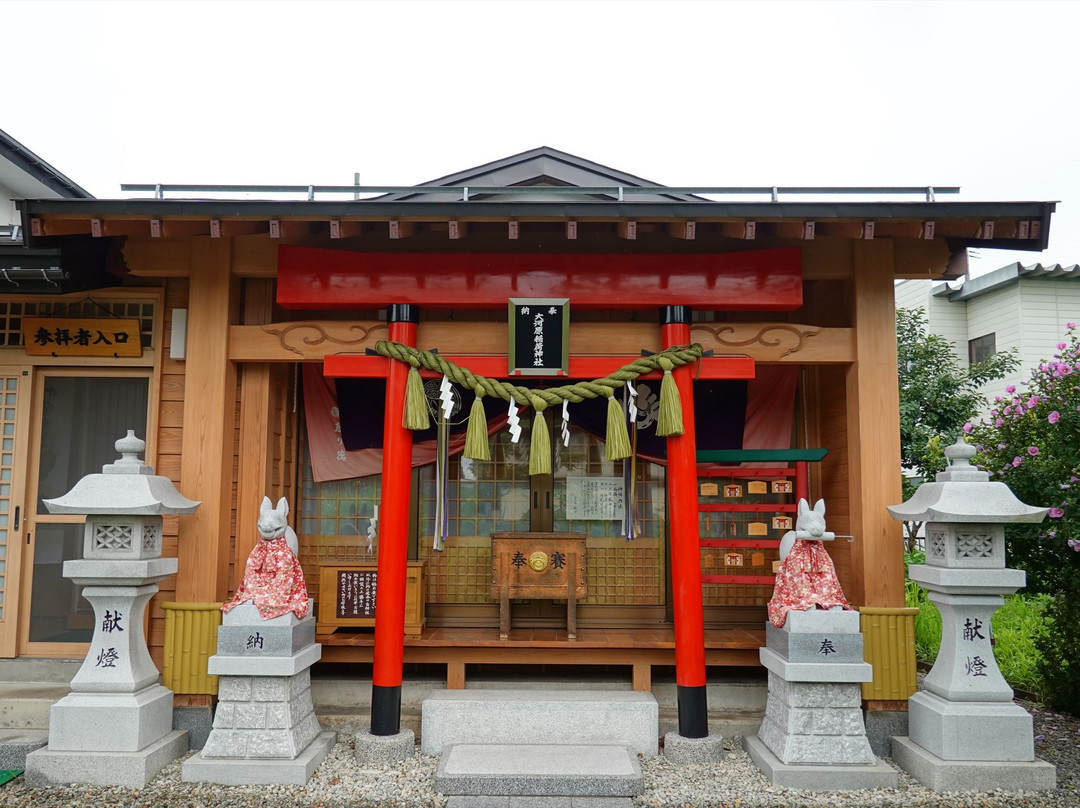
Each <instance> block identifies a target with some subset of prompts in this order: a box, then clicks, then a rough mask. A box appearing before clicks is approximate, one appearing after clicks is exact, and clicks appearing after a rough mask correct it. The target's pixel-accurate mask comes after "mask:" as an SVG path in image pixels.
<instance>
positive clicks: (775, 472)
mask: <svg viewBox="0 0 1080 808" xmlns="http://www.w3.org/2000/svg"><path fill="white" fill-rule="evenodd" d="M794 474H795V469H793V468H790V469H788V468H784V469H780V468H777V469H757V468H746V469H741V468H737V467H734V468H733V467H728V468H716V469H703V468H700V467H699V468H698V477H732V478H735V477H746V478H750V477H776V478H777V479H783V478H786V477H792V476H794Z"/></svg>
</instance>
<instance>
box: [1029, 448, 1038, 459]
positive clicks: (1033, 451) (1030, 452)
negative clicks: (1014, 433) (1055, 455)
mask: <svg viewBox="0 0 1080 808" xmlns="http://www.w3.org/2000/svg"><path fill="white" fill-rule="evenodd" d="M1038 453H1039V447H1038V446H1029V447H1028V454H1029V455H1031V456H1032V457H1034V456H1035V455H1037V454H1038Z"/></svg>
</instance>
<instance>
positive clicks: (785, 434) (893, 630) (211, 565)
mask: <svg viewBox="0 0 1080 808" xmlns="http://www.w3.org/2000/svg"><path fill="white" fill-rule="evenodd" d="M132 190H135V191H140V192H144V193H145V194H146V195H145V196H143V197H141V198H133V199H122V200H119V199H92V198H89V199H84V198H41V199H26V200H22V201H20V202H19V208H20V213H21V231H22V233H23V239H24V242H25V244H24V246H25V247H27V248H31V249H32V250H33V251H34V253H35V255H36V256H38V259H39V262H40V260H43V259H41V256H43V255H47V256H51V257H50V258H49V261H48V262H47V263H48V266H47V267H45V266H44V265H42V267H43V268H42V271H41V277H40V278H38V277H36V276H34V277H32V278H31V277H30V276H29V275H26V276H24V278H23V280H21V281H19V280H17V279H16V278H15V277H9V276H8V275H7V274H6V273H5V274H4V275H3V276H0V384H3V387H4V407H3V409H2V410H0V414H2V416H3V418H2V421H3V452H2V454H0V461H2V462H0V475H2V477H0V519H3V520H4V525H5V528H6V529H4V530H3V531H0V555H2V556H3V562H2V563H3V565H4V570H3V576H4V577H3V579H2V580H3V586H2V591H3V603H2V612H0V654H3V655H4V656H8V657H13V656H19V657H81V656H83V655H85V653H86V651H87V647H88V646H87V643H88V642H89V640H90V638H91V635H92V633H93V625H92V617H93V612H92V609H91V608H90V606H89V604H88V603H86V602H85V601H84V600H82V599H81V598H80V596H79V593H78V590H77V587H75V586H74V585H73V584H72V583H71V582H70V581H68V580H67V579H65V578H63V577H62V574H61V572H62V565H63V562H64V561H65V560H67V559H72V558H77V557H80V555H81V552H82V541H83V539H82V528H81V525H80V521H81V520H80V518H79V517H73V516H65V515H52V514H49V513H48V512H47V511H46V509H45V508H44V506H43V505H42V500H43V499H46V498H51V497H56V496H58V495H60V494H63V493H64V492H66V491H68V490H70V488H71V487H72V486H73V484H74V483H75V482H76V481H77V480H78V479H79V478H81V477H82V476H83V475H85V474H87V473H91V472H96V471H100V467H101V465H102V464H103V463H108V462H112V461H113V460H114V459H115V457H116V453H115V451H114V450H113V449H112V442H113V441H114V440H115V439H117V438H119V437H121V436H123V435H124V434H125V432H126V430H128V429H134V430H135V432H136V434H137V435H139V436H144V437H145V440H146V443H147V452H146V462H147V463H149V464H150V465H152V466H153V467H154V468H155V469H156V472H157V473H158V474H161V475H165V476H167V477H169V478H171V479H172V480H173V481H174V482H175V484H176V486H177V488H178V489H179V490H180V491H181V492H182V493H183V495H184V496H185V497H188V498H190V499H192V500H198V501H201V503H202V505H201V507H200V508H199V509H198V511H197V512H195V513H194V514H191V515H185V516H179V517H166V518H165V536H164V550H163V555H165V556H176V557H178V558H179V572H178V574H177V575H176V576H175V577H171V578H169V579H168V580H166V581H164V582H163V583H162V584H161V585H160V587H161V591H160V593H159V594H158V595H157V596H156V597H155V598H154V601H153V603H152V605H151V609H150V619H149V625H148V627H147V630H148V631H149V640H150V646H151V649H152V653H153V655H154V659H155V662H156V663H157V664H158V666H159V667H164V669H165V670H164V673H165V681H164V683H165V684H166V685H167V686H169V687H171V688H172V689H173V690H174V692H176V693H177V694H178V696H177V698H178V699H181V698H186V699H187V700H188V703H199V702H200V700H204V701H205V700H207V699H210V698H211V696H212V694H213V692H214V691H213V687H214V684H213V682H211V681H210V677H207V676H206V675H205V661H203V663H202V669H201V671H200V668H199V664H198V662H197V661H196V662H192V661H191V660H188V659H181V658H180V657H181V655H180V652H179V651H178V650H177V648H176V643H177V641H176V640H174V639H171V638H172V637H174V636H179V635H181V634H183V633H184V632H187V633H188V635H189V636H190V635H191V632H195V634H198V633H199V632H203V633H206V632H208V631H212V629H206V628H200V627H199V626H200V625H202V624H201V623H200V621H205V620H209V621H211V622H210V623H208V624H207V625H211V624H212V621H213V619H214V617H215V610H216V609H217V607H218V606H219V605H220V604H221V603H222V602H223V601H224V600H226V599H228V598H229V597H231V595H232V592H233V590H234V589H235V587H236V586H237V585H238V584H239V581H240V578H241V576H242V574H243V569H244V562H245V559H246V558H247V555H248V553H249V552H250V550H251V549H252V547H253V546H254V544H255V542H256V540H257V531H256V520H257V518H258V514H259V503H260V501H261V500H262V498H263V496H264V495H266V496H269V497H271V499H272V500H274V501H275V502H276V501H277V499H278V498H279V497H283V496H284V497H287V498H288V501H289V503H290V506H291V514H290V517H289V518H290V521H291V523H292V524H293V526H294V527H295V529H296V532H297V534H298V536H299V545H300V558H301V561H302V563H303V567H304V570H305V573H306V577H307V583H308V589H309V592H310V595H311V597H312V598H313V599H314V601H315V607H316V615H317V624H318V629H317V639H318V641H319V642H320V643H322V660H323V662H322V663H321V664H323V665H334V664H340V665H345V664H350V663H363V664H364V665H371V666H372V667H371V668H370V671H371V673H370V675H371V677H372V681H373V685H374V691H375V698H374V701H375V704H376V706H374V707H373V711H374V712H378V713H379V714H380V715H382V716H383V719H376V718H375V716H374V715H373V724H374V723H378V721H379V720H382V721H384V723H383V724H382V725H381V732H379V731H376V730H375V729H374V728H373V731H376V734H390V733H391V732H392V731H394V729H395V728H394V718H393V715H394V711H395V699H396V698H399V697H400V683H401V676H402V670H403V668H404V667H407V666H410V665H414V664H416V665H419V664H424V665H434V666H438V668H437V669H438V670H439V671H443V672H445V676H446V681H447V686H448V687H452V688H453V687H464V686H465V684H466V682H467V681H468V677H469V676H470V672H472V671H476V670H479V669H481V668H480V667H479V666H488V665H510V666H518V667H519V668H520V670H521V671H522V675H523V676H524V675H528V676H536V675H538V671H539V672H541V674H540V675H542V672H543V671H548V670H550V671H556V670H557V668H558V666H559V665H562V664H571V665H606V666H611V667H612V669H615V668H618V669H619V670H624V671H625V674H626V676H627V680H628V681H630V682H632V684H633V686H634V687H635V688H636V689H640V690H648V689H649V688H650V687H651V682H652V677H653V675H654V669H662V668H674V669H675V672H676V680H677V683H678V685H679V691H680V725H681V729H684V730H685V731H684V732H683V734H687V735H690V736H696V735H700V727H695V726H694V725H693V724H694V720H693V719H692V717H691V718H688V719H687V724H686V726H683V715H682V712H683V708H684V704H685V705H686V709H687V712H688V714H690V715H692V714H694V713H695V711H696V708H697V705H698V704H699V700H700V699H701V698H703V696H702V695H701V694H702V692H703V689H704V686H705V676H706V671H707V669H709V668H712V667H719V666H757V665H758V664H759V662H758V648H759V647H760V646H761V645H763V644H764V623H765V620H766V616H765V615H766V612H765V604H766V602H767V601H768V599H769V597H770V594H771V590H772V580H773V574H774V567H775V562H776V561H777V560H778V546H779V540H780V538H781V536H782V535H783V534H784V533H785V532H786V531H787V530H788V529H789V528H791V527H792V525H793V522H794V519H795V515H796V514H795V511H796V503H797V499H798V497H800V496H802V497H806V498H808V499H810V500H811V501H814V500H817V499H819V498H821V499H824V500H825V503H826V506H827V514H826V518H827V522H828V528H829V530H830V531H833V532H835V533H836V534H837V539H836V540H835V541H834V542H831V543H830V545H829V546H828V550H829V553H830V554H831V556H832V559H833V561H834V563H835V565H836V568H837V572H838V575H839V578H840V582H841V584H842V585H843V588H844V590H845V593H846V595H847V598H848V600H849V601H850V602H851V603H852V605H854V606H855V607H856V608H858V609H859V610H860V611H861V612H862V618H861V619H862V625H863V630H864V632H865V633H866V635H867V656H868V661H871V662H872V663H873V664H874V666H875V682H874V683H871V684H868V685H867V686H864V691H863V695H864V700H865V702H866V703H867V704H868V705H869V706H871V707H874V706H880V707H883V708H886V709H889V708H895V707H896V706H897V705H898V704H902V703H903V700H904V699H906V698H907V696H908V695H909V694H910V692H911V689H913V688H911V687H910V686H909V685H908V681H909V677H910V682H911V683H913V682H914V669H913V667H911V669H910V670H908V667H907V666H908V662H907V660H908V659H909V656H908V642H909V637H908V636H907V634H906V633H905V632H906V631H907V630H908V628H909V627H910V619H909V618H910V614H909V613H908V612H907V611H905V609H904V608H903V607H904V567H903V542H902V540H901V535H900V525H899V524H898V523H896V522H895V521H893V520H892V519H891V518H890V516H889V513H888V511H887V510H886V506H887V505H896V504H898V503H900V502H901V500H902V498H901V490H900V479H901V478H900V437H899V423H898V415H897V411H898V394H897V377H896V340H895V333H894V299H893V286H894V283H895V282H896V281H897V280H898V279H905V278H922V279H947V278H955V277H960V276H961V275H963V274H964V272H965V270H966V250H967V248H969V247H978V248H980V249H995V248H998V249H1010V250H1017V249H1019V250H1031V251H1034V252H1037V251H1040V250H1042V249H1044V248H1045V247H1046V244H1047V238H1048V231H1049V224H1050V217H1051V214H1052V212H1053V210H1054V203H1052V202H957V201H951V200H949V201H946V200H947V197H945V196H944V195H945V194H948V193H949V192H955V191H956V190H957V189H942V188H938V189H934V188H922V189H912V188H885V189H857V188H847V189H800V188H791V189H787V188H761V189H717V188H669V187H664V186H659V185H656V184H655V183H651V182H648V181H646V180H643V179H641V178H640V177H636V176H633V175H631V174H627V173H624V172H622V171H618V170H615V169H612V168H608V167H606V166H603V165H600V164H597V163H593V162H590V161H588V160H585V159H582V158H579V157H575V156H573V155H570V154H566V153H564V152H560V151H557V150H554V149H550V148H538V149H534V150H532V151H528V152H524V153H522V154H518V155H514V156H512V157H507V158H505V159H501V160H496V161H494V162H491V163H488V164H485V165H481V166H477V167H475V168H471V169H468V170H465V171H460V172H457V173H454V174H451V175H448V176H446V177H442V178H440V179H437V180H433V181H431V182H429V183H425V184H423V185H421V186H415V187H395V188H359V187H358V188H351V187H349V186H335V187H332V188H318V187H312V188H310V189H308V188H302V189H301V188H288V187H270V186H267V187H265V188H248V189H243V188H201V189H197V188H192V189H184V188H183V187H168V186H156V187H154V186H150V187H149V189H147V188H144V187H142V186H139V187H135V188H133V189H132ZM212 191H213V192H217V195H218V196H221V195H229V196H230V198H227V199H225V198H218V199H207V198H188V197H190V196H192V195H200V194H201V195H203V196H205V195H206V194H209V193H210V192H212ZM735 191H738V192H740V193H735ZM815 191H816V193H810V192H815ZM833 191H842V192H843V193H834V192H833ZM297 192H299V193H297ZM260 195H262V196H264V197H265V196H276V197H279V198H276V199H272V200H271V199H266V198H255V197H259V196H260ZM289 196H291V197H292V200H291V201H289V200H284V201H283V200H282V199H281V198H280V197H289ZM883 197H888V198H890V199H894V200H900V201H888V202H883V201H864V199H866V198H870V199H874V200H878V199H881V198H883ZM939 197H940V198H939ZM747 199H749V200H751V201H744V200H747ZM733 200H738V201H733ZM807 200H812V201H807ZM9 252H10V251H9ZM9 257H10V256H9ZM35 266H37V265H36V264H35ZM627 367H629V368H630V369H629V370H627V371H625V372H624V374H623V375H622V376H621V377H618V378H615V377H613V376H612V374H614V373H615V372H616V371H618V370H619V369H620V368H627ZM668 371H670V379H669V381H668V382H667V383H666V384H665V383H664V382H663V380H664V378H665V376H666V375H667V373H668ZM415 372H418V373H419V375H420V382H421V383H422V389H421V392H419V393H418V392H417V388H416V387H411V385H410V384H409V379H410V376H412V377H413V380H414V381H415V376H414V375H413V374H414V373H415ZM444 372H445V373H446V376H447V381H448V383H447V384H444V383H443V377H444ZM476 377H484V378H485V379H489V380H493V382H505V383H508V384H509V385H512V386H513V387H512V391H511V392H510V393H509V395H508V398H502V397H500V395H499V394H497V393H495V392H492V391H491V390H489V389H487V388H485V395H483V396H482V397H480V400H479V402H478V403H474V399H476V398H477V395H476V388H477V386H478V385H479V383H478V382H477V381H476ZM603 382H606V384H604V383H603ZM590 385H591V386H590ZM480 386H482V385H480ZM410 396H411V398H410ZM563 401H566V402H567V403H566V404H565V406H564V405H563V403H562V402H563ZM407 405H408V406H410V407H411V408H412V411H413V412H414V414H415V413H417V412H420V413H422V414H424V415H426V419H425V420H426V421H427V424H428V425H427V427H426V428H420V429H416V430H412V429H406V428H405V426H403V419H404V417H405V411H406V408H407ZM631 405H632V411H631ZM665 407H666V409H665ZM672 408H674V410H673V409H672ZM672 412H675V413H676V415H677V421H678V422H679V423H678V428H677V429H675V431H673V432H670V431H669V432H668V433H667V434H665V431H666V430H665V429H664V428H662V427H660V423H661V422H662V421H663V420H664V418H665V417H670V416H671V415H672ZM620 420H621V421H622V425H621V428H620V427H619V424H618V423H617V422H618V421H620ZM470 422H472V423H471V424H470ZM470 426H471V428H472V430H473V432H472V433H471V434H470V432H469V430H470ZM613 429H614V430H615V432H612V431H611V430H613ZM538 430H539V434H537V435H536V436H535V438H536V439H535V440H534V434H533V433H534V432H536V431H538ZM467 436H468V439H469V440H471V441H472V444H471V445H472V447H473V449H472V451H469V450H466V443H467ZM478 436H479V437H478ZM476 440H480V442H481V445H483V441H485V440H486V447H484V449H485V451H480V452H479V453H478V451H477V449H476V446H477V444H476ZM613 443H618V444H619V446H620V447H622V448H621V450H616V451H613V450H612V445H611V444H613ZM478 454H479V455H480V456H478ZM483 455H486V456H487V459H482V456H483ZM376 580H377V581H378V586H379V597H378V598H377V599H376V598H375V596H374V587H375V582H376ZM376 601H377V602H376ZM217 616H218V617H219V616H220V613H217ZM209 653H213V650H212V645H211V650H210V651H209ZM910 660H911V663H912V665H913V656H911V657H910ZM540 666H543V667H542V668H541V667H540ZM357 670H361V671H365V672H366V671H368V670H369V669H368V668H366V667H365V668H358V669H357ZM363 675H367V674H366V673H365V674H363ZM395 689H396V691H397V692H396V693H395ZM379 705H381V706H379Z"/></svg>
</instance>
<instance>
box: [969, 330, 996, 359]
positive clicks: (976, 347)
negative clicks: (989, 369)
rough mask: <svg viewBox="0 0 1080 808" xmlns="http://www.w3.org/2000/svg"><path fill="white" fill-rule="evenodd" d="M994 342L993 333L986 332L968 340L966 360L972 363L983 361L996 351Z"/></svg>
mask: <svg viewBox="0 0 1080 808" xmlns="http://www.w3.org/2000/svg"><path fill="white" fill-rule="evenodd" d="M996 342H997V341H996V339H995V335H994V334H986V335H985V336H982V337H976V338H975V339H973V340H968V362H969V363H970V364H972V365H974V364H977V363H979V362H985V361H986V360H987V359H989V358H990V357H991V356H993V355H994V354H995V353H997V344H996Z"/></svg>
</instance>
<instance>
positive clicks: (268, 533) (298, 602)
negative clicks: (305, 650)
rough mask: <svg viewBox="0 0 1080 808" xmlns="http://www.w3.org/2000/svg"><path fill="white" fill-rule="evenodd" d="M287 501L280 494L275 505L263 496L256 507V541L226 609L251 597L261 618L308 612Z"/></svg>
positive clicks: (305, 592)
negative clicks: (257, 520) (288, 518)
mask: <svg viewBox="0 0 1080 808" xmlns="http://www.w3.org/2000/svg"><path fill="white" fill-rule="evenodd" d="M288 515H289V503H288V502H287V501H286V500H285V497H282V498H281V499H279V500H278V504H277V507H273V506H272V505H271V503H270V497H263V501H262V507H261V508H260V509H259V522H258V529H259V542H258V543H257V544H256V545H255V549H253V550H252V551H251V555H249V556H248V560H247V565H246V566H245V568H244V580H243V581H242V582H241V584H240V586H239V587H238V588H237V590H236V595H235V596H234V597H233V599H232V600H231V601H230V602H228V603H226V604H225V605H224V606H222V607H221V611H223V612H225V613H228V612H229V610H230V609H233V608H234V607H236V606H239V605H240V604H241V603H244V602H246V601H249V600H250V601H251V602H252V603H253V604H255V608H256V609H258V610H259V615H260V616H261V617H262V618H263V619H264V620H270V619H272V618H274V617H280V616H281V615H283V614H288V613H289V612H293V613H294V614H295V615H296V616H297V617H298V618H299V619H301V620H303V619H304V618H305V617H307V613H308V594H307V585H306V584H305V583H304V571H303V569H301V568H300V560H299V559H298V558H297V557H296V551H297V549H298V543H297V540H296V533H295V532H294V531H293V529H292V528H291V527H289V523H288V522H287V521H286V517H287V516H288Z"/></svg>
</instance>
